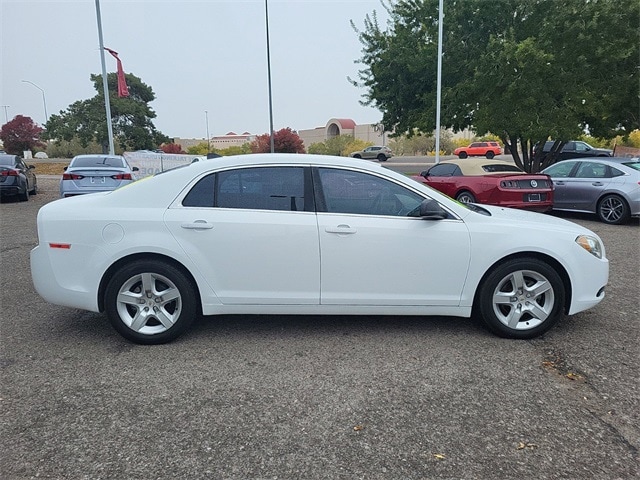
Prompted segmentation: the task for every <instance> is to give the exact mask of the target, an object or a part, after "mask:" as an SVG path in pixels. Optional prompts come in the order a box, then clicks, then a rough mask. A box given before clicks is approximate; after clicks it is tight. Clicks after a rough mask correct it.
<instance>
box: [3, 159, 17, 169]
mask: <svg viewBox="0 0 640 480" xmlns="http://www.w3.org/2000/svg"><path fill="white" fill-rule="evenodd" d="M15 164H16V163H15V161H14V159H13V157H0V165H4V166H7V167H13V166H14V165H15Z"/></svg>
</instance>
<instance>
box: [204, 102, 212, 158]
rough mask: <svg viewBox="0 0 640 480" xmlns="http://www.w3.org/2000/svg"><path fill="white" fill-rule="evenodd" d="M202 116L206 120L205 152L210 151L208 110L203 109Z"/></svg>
mask: <svg viewBox="0 0 640 480" xmlns="http://www.w3.org/2000/svg"><path fill="white" fill-rule="evenodd" d="M204 118H205V121H206V122H207V153H211V137H210V136H209V112H208V111H207V110H205V111H204Z"/></svg>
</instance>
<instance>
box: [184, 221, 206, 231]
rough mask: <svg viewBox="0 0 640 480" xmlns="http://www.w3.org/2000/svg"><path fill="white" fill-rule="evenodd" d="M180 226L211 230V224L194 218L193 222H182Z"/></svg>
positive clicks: (189, 228)
mask: <svg viewBox="0 0 640 480" xmlns="http://www.w3.org/2000/svg"><path fill="white" fill-rule="evenodd" d="M180 226H181V227H182V228H186V229H187V230H211V229H212V228H213V225H212V224H210V223H207V222H206V221H205V220H196V221H195V222H193V223H183V224H182V225H180Z"/></svg>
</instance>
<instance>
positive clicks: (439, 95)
mask: <svg viewBox="0 0 640 480" xmlns="http://www.w3.org/2000/svg"><path fill="white" fill-rule="evenodd" d="M442 4H443V0H440V1H439V4H438V72H437V87H436V163H440V103H441V101H442V21H443V19H444V12H443V8H444V7H443V5H442Z"/></svg>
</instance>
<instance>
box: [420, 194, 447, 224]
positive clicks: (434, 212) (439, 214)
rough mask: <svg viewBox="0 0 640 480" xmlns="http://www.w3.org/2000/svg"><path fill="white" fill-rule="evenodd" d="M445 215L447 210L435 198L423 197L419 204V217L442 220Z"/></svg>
mask: <svg viewBox="0 0 640 480" xmlns="http://www.w3.org/2000/svg"><path fill="white" fill-rule="evenodd" d="M447 217H448V215H447V212H446V211H445V210H444V208H442V207H441V206H440V204H439V203H438V202H436V201H435V200H432V199H425V200H423V201H422V203H421V204H420V218H422V219H424V220H443V219H445V218H447Z"/></svg>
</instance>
